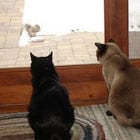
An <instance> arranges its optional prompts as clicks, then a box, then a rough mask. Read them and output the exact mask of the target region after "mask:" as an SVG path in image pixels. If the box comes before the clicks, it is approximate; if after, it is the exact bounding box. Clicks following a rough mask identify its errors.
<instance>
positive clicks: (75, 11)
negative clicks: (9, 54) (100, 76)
mask: <svg viewBox="0 0 140 140" xmlns="http://www.w3.org/2000/svg"><path fill="white" fill-rule="evenodd" d="M36 24H37V25H39V27H40V30H39V32H37V33H36V34H35V35H34V36H29V34H28V33H27V30H26V27H25V25H27V28H28V27H29V26H28V25H31V26H32V27H35V25H36ZM23 25H24V29H23V32H22V34H21V38H20V42H19V46H20V48H21V47H22V48H25V46H26V47H27V46H28V48H29V49H30V50H31V51H33V53H35V54H36V55H41V56H43V55H47V54H48V53H49V52H50V51H53V52H54V62H55V64H56V65H71V64H72V65H73V64H91V63H97V61H96V54H95V52H96V47H95V46H94V42H104V0H25V5H24V14H23ZM36 27H37V26H36Z"/></svg>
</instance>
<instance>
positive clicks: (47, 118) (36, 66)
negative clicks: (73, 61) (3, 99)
mask: <svg viewBox="0 0 140 140" xmlns="http://www.w3.org/2000/svg"><path fill="white" fill-rule="evenodd" d="M30 56H31V61H32V62H31V74H32V86H33V93H32V97H31V101H30V104H29V107H28V111H29V114H28V120H29V124H30V126H31V128H32V129H33V131H34V134H35V140H70V139H71V133H70V129H71V127H72V125H73V123H74V121H75V118H74V108H73V106H72V105H71V103H70V100H69V96H68V91H67V90H66V88H65V87H64V86H63V85H62V84H61V83H60V81H59V76H58V74H57V72H56V70H55V67H54V64H53V62H52V52H51V53H50V55H48V56H47V57H36V56H34V55H33V54H32V53H30Z"/></svg>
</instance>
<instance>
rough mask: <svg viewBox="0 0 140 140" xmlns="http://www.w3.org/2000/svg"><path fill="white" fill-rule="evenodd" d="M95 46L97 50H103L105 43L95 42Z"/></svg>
mask: <svg viewBox="0 0 140 140" xmlns="http://www.w3.org/2000/svg"><path fill="white" fill-rule="evenodd" d="M95 46H96V47H97V48H98V50H104V49H106V44H102V43H95Z"/></svg>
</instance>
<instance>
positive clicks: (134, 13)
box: [129, 0, 140, 58]
mask: <svg viewBox="0 0 140 140" xmlns="http://www.w3.org/2000/svg"><path fill="white" fill-rule="evenodd" d="M139 2H140V1H139V0H129V57H130V58H140V4H139Z"/></svg>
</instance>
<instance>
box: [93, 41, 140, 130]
mask: <svg viewBox="0 0 140 140" xmlns="http://www.w3.org/2000/svg"><path fill="white" fill-rule="evenodd" d="M95 45H96V46H97V48H98V49H97V59H98V61H99V62H100V63H101V64H102V73H103V76H104V79H105V82H106V85H107V88H108V91H109V99H108V106H109V111H110V112H107V113H108V114H109V115H111V114H112V115H113V116H114V117H115V118H116V119H117V121H118V122H119V124H121V125H123V126H134V127H138V128H140V69H138V68H136V67H134V66H133V65H132V64H131V63H130V62H129V59H128V58H127V57H126V55H125V54H124V53H123V52H122V51H121V50H120V48H119V46H118V45H117V44H115V43H113V42H108V43H106V44H101V43H95ZM102 51H103V52H102Z"/></svg>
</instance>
